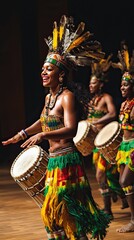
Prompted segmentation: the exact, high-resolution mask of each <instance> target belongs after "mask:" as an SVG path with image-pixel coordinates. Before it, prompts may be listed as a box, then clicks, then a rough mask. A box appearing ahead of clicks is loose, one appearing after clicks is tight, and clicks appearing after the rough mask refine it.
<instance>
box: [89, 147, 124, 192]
mask: <svg viewBox="0 0 134 240" xmlns="http://www.w3.org/2000/svg"><path fill="white" fill-rule="evenodd" d="M93 163H94V164H95V165H96V167H97V168H98V169H100V170H101V171H103V172H105V174H106V177H107V184H108V187H109V189H110V190H111V191H114V192H116V193H117V194H118V195H120V196H122V197H123V196H124V192H123V190H122V188H121V186H120V184H119V173H118V171H117V165H116V164H110V163H109V162H108V161H107V160H106V159H105V158H104V156H103V155H102V154H101V153H100V152H99V149H98V148H95V149H94V150H93Z"/></svg>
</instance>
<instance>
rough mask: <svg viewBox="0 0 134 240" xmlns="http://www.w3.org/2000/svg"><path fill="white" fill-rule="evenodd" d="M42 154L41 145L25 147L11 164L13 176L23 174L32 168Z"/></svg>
mask: <svg viewBox="0 0 134 240" xmlns="http://www.w3.org/2000/svg"><path fill="white" fill-rule="evenodd" d="M39 154H40V147H39V146H31V147H29V148H28V149H24V150H23V151H22V152H21V153H20V154H19V155H18V156H17V158H16V159H15V160H14V162H13V164H12V166H11V176H12V177H19V176H22V175H23V174H24V173H26V172H27V170H29V169H31V168H32V166H34V164H35V162H36V161H37V159H38V157H39Z"/></svg>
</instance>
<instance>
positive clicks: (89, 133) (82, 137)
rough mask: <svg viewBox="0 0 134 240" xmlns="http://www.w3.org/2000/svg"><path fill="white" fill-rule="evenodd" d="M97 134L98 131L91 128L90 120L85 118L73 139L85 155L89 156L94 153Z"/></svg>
mask: <svg viewBox="0 0 134 240" xmlns="http://www.w3.org/2000/svg"><path fill="white" fill-rule="evenodd" d="M95 136H96V133H95V132H94V131H93V130H92V129H91V124H90V123H88V121H86V120H83V121H80V122H79V123H78V128H77V133H76V136H75V137H74V138H73V141H74V144H75V146H76V147H77V149H78V150H79V152H81V153H82V155H83V156H88V155H89V154H91V153H92V151H93V149H94V147H95V145H94V139H95Z"/></svg>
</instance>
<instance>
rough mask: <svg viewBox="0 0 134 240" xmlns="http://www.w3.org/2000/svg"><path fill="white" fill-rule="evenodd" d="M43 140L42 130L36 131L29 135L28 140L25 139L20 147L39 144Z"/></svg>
mask: <svg viewBox="0 0 134 240" xmlns="http://www.w3.org/2000/svg"><path fill="white" fill-rule="evenodd" d="M42 140H43V132H41V133H37V134H36V135H34V136H32V137H30V138H29V139H28V140H26V141H25V142H24V143H22V144H21V147H22V148H25V147H30V146H32V145H35V144H39V143H40V142H42Z"/></svg>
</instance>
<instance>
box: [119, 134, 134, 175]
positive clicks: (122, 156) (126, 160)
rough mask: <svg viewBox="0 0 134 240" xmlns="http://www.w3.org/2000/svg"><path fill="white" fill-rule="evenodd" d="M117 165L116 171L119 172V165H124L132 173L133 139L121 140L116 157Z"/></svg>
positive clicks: (133, 166)
mask: <svg viewBox="0 0 134 240" xmlns="http://www.w3.org/2000/svg"><path fill="white" fill-rule="evenodd" d="M116 161H117V165H118V171H120V165H121V164H125V165H128V167H129V168H130V169H131V170H132V171H134V139H131V140H123V141H122V143H121V144H120V147H119V149H118V153H117V156H116Z"/></svg>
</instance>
